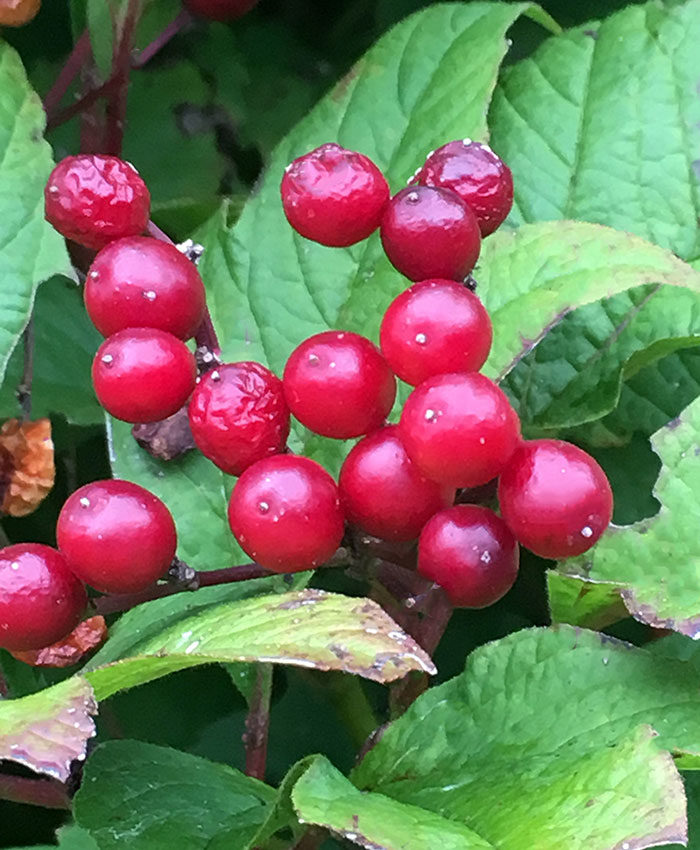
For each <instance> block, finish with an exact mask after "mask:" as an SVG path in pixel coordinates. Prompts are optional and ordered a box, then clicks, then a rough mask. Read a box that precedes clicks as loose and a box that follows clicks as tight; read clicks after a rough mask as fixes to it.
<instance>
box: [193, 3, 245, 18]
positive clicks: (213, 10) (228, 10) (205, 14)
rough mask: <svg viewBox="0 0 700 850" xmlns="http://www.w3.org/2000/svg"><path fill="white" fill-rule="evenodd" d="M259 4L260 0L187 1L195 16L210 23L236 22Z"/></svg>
mask: <svg viewBox="0 0 700 850" xmlns="http://www.w3.org/2000/svg"><path fill="white" fill-rule="evenodd" d="M257 4H258V0H185V5H186V6H187V8H188V9H189V10H190V12H192V14H193V15H199V16H200V17H201V18H207V19H208V20H210V21H235V20H236V18H241V17H243V15H245V14H246V13H247V12H250V10H251V9H252V8H253V7H254V6H257Z"/></svg>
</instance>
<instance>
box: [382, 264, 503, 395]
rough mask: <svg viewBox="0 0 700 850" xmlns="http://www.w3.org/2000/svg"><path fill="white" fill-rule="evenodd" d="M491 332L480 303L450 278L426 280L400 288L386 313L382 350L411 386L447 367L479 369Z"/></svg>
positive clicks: (486, 351) (483, 360) (487, 352)
mask: <svg viewBox="0 0 700 850" xmlns="http://www.w3.org/2000/svg"><path fill="white" fill-rule="evenodd" d="M492 338H493V331H492V328H491V319H489V314H488V313H487V312H486V310H485V308H484V305H483V304H482V303H481V301H479V299H478V298H477V297H476V295H474V293H473V292H470V291H469V290H468V289H467V288H466V287H465V286H463V285H462V284H460V283H456V282H455V281H452V280H424V281H421V282H420V283H414V284H413V286H411V287H409V288H408V289H407V290H405V291H404V292H402V293H401V295H399V296H398V298H395V299H394V300H393V301H392V302H391V304H390V305H389V308H388V310H387V311H386V313H385V314H384V319H383V321H382V327H381V331H380V343H381V346H382V354H383V355H384V357H386V360H387V362H388V363H389V366H391V368H392V369H393V370H394V372H395V373H396V374H397V375H398V376H399V378H401V379H402V380H404V381H406V383H408V384H412V385H413V386H414V387H415V386H418V384H420V383H422V382H423V381H425V380H426V379H427V378H431V377H432V376H433V375H442V374H445V373H447V372H477V371H478V370H479V369H481V367H482V366H483V365H484V363H485V362H486V358H487V357H488V355H489V351H490V350H491V340H492Z"/></svg>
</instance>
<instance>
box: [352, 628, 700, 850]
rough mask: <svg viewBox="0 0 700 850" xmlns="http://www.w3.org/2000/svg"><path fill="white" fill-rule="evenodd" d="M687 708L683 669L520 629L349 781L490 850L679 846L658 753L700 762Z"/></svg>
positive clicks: (373, 753)
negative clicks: (472, 835)
mask: <svg viewBox="0 0 700 850" xmlns="http://www.w3.org/2000/svg"><path fill="white" fill-rule="evenodd" d="M699 703H700V691H699V690H698V673H697V671H696V669H695V668H694V667H692V666H691V665H689V664H687V663H684V662H680V661H673V660H670V659H666V658H663V659H659V658H658V657H655V656H654V655H652V654H651V653H648V652H646V651H644V650H640V649H636V648H634V647H631V646H630V645H628V644H624V643H622V642H620V641H616V640H614V639H612V638H609V637H607V636H605V635H600V634H597V633H595V632H588V631H585V630H581V629H574V628H571V627H568V626H559V627H554V628H551V629H529V630H526V631H522V632H517V633H515V634H512V635H509V636H508V637H506V638H504V639H502V640H499V641H496V642H494V643H491V644H487V645H485V646H482V647H480V648H479V649H477V650H476V651H475V652H474V653H472V655H470V656H469V658H468V660H467V666H466V669H465V672H464V673H463V674H462V675H460V676H458V677H456V678H455V679H452V680H451V681H449V682H447V683H446V684H444V685H441V686H440V687H437V688H433V689H431V690H430V691H428V692H427V693H426V694H424V695H423V696H421V697H420V698H419V699H418V700H417V701H416V702H415V703H414V704H413V705H412V706H411V708H409V709H408V711H407V712H406V713H405V714H404V715H403V716H402V717H401V718H400V719H399V720H397V721H396V722H395V723H393V724H392V725H391V727H389V729H388V730H387V731H386V732H385V734H384V736H383V737H382V739H381V740H380V741H379V742H378V743H377V744H376V746H374V747H373V748H372V749H371V750H370V751H369V753H368V754H367V755H366V756H365V758H364V760H363V761H362V763H361V764H360V765H359V766H358V767H357V768H356V769H355V771H354V773H353V776H352V777H351V778H352V779H353V781H354V782H355V784H356V785H358V786H359V787H360V788H362V789H371V790H372V791H376V792H379V793H381V794H386V795H387V796H390V797H392V798H394V799H396V800H398V801H400V802H402V803H407V804H410V805H414V806H421V807H423V808H425V809H428V810H429V811H432V812H435V813H436V814H439V815H441V816H442V817H446V818H451V819H453V820H456V821H458V822H461V823H465V824H466V825H467V826H468V827H469V828H470V829H473V830H474V831H475V832H477V833H478V834H479V835H480V836H482V837H484V838H485V839H486V840H488V841H491V843H492V844H494V845H495V846H497V847H499V848H502V850H511V848H512V850H525V848H528V849H529V850H532V849H533V848H535V849H536V850H540V848H542V850H545V848H551V847H566V848H567V850H578V848H580V850H591V848H601V850H603V848H618V850H619V848H620V847H623V846H624V843H625V842H627V843H628V844H629V845H630V846H631V847H639V848H642V847H650V846H655V845H656V844H659V843H664V842H673V841H683V840H684V833H685V800H684V796H683V788H682V784H681V780H680V776H679V775H678V773H677V771H676V769H675V767H674V765H673V761H672V759H671V758H670V757H669V755H668V753H664V752H661V751H660V750H659V747H664V748H667V749H670V750H672V751H673V752H691V753H695V754H696V753H698V752H700V720H699V717H700V714H699V713H698V707H699ZM640 724H649V725H651V726H652V727H653V728H654V729H655V730H656V731H657V732H658V738H652V736H651V734H650V732H649V728H648V726H646V727H645V726H641V727H640Z"/></svg>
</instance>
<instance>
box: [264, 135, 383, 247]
mask: <svg viewBox="0 0 700 850" xmlns="http://www.w3.org/2000/svg"><path fill="white" fill-rule="evenodd" d="M280 194H281V195H282V207H283V208H284V214H285V215H286V216H287V221H288V222H289V223H290V224H291V226H292V227H293V228H294V229H295V230H296V231H297V233H300V234H301V235H302V236H305V237H306V238H307V239H312V240H313V241H314V242H320V243H321V244H322V245H328V246H332V247H335V248H342V247H345V246H347V245H354V244H355V242H359V241H360V240H361V239H366V238H367V237H368V236H369V235H370V233H373V232H374V231H375V230H376V229H377V228H378V227H379V224H380V222H381V219H382V214H383V212H384V208H385V207H386V205H387V203H388V201H389V186H388V184H387V182H386V180H385V179H384V175H383V174H382V172H381V171H380V170H379V169H378V168H377V166H376V165H375V164H374V163H373V162H372V160H371V159H369V157H366V156H364V155H363V154H361V153H356V152H355V151H349V150H346V149H345V148H341V147H340V145H336V144H327V145H321V147H320V148H316V150H313V151H311V152H310V153H307V154H305V155H304V156H300V157H299V158H298V159H295V160H294V161H293V162H292V163H290V164H289V165H288V166H287V168H286V170H285V172H284V176H283V178H282V184H281V186H280Z"/></svg>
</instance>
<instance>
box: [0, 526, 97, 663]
mask: <svg viewBox="0 0 700 850" xmlns="http://www.w3.org/2000/svg"><path fill="white" fill-rule="evenodd" d="M86 605H87V595H86V593H85V588H84V587H83V585H82V582H80V581H79V580H78V578H76V576H75V575H73V573H72V572H71V571H70V569H69V568H68V564H67V563H66V559H65V558H64V557H63V555H62V554H61V553H60V552H58V551H57V550H56V549H52V548H51V547H50V546H43V545H41V544H39V543H16V544H15V545H13V546H6V547H5V548H4V549H0V647H2V648H3V649H9V650H12V651H13V652H14V651H17V650H19V651H24V650H28V649H43V647H45V646H49V645H50V644H52V643H55V642H56V641H57V640H60V639H61V638H63V637H65V636H66V635H67V634H69V633H70V632H71V631H73V629H74V628H75V627H76V626H77V625H78V623H79V622H80V618H81V616H82V614H83V611H84V610H85V606H86Z"/></svg>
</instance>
